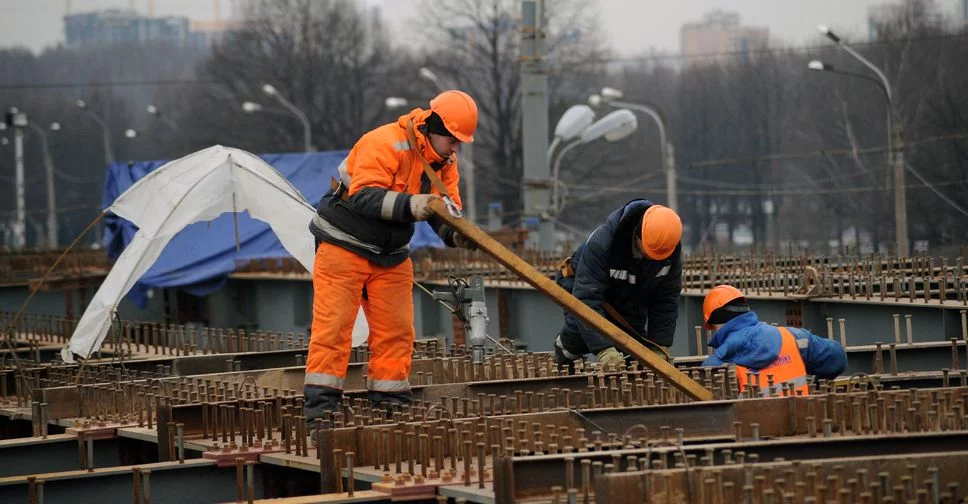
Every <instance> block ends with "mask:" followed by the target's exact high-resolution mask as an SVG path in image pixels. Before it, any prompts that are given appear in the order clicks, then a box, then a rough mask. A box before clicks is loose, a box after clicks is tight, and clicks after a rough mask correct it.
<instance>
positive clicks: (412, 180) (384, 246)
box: [310, 109, 462, 266]
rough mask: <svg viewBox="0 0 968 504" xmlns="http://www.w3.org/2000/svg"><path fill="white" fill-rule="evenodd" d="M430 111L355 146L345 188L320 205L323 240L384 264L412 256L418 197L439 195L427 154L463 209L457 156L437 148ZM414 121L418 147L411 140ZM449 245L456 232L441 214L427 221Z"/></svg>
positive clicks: (318, 227) (315, 226)
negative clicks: (447, 156) (426, 168)
mask: <svg viewBox="0 0 968 504" xmlns="http://www.w3.org/2000/svg"><path fill="white" fill-rule="evenodd" d="M430 114H431V112H430V111H429V110H422V109H414V110H412V111H411V112H410V113H408V114H406V115H403V116H401V117H400V118H399V119H398V120H397V121H396V122H394V123H390V124H386V125H383V126H380V127H379V128H376V129H374V130H372V131H370V132H368V133H366V134H365V135H363V137H362V138H360V140H359V141H358V142H357V143H356V145H354V146H353V149H352V150H351V151H350V153H349V155H348V156H347V157H346V159H344V160H343V162H342V163H340V166H339V175H340V183H341V185H340V189H339V190H338V191H330V192H329V193H327V194H326V196H324V197H323V199H322V201H320V204H319V205H318V207H317V209H316V210H317V215H316V216H315V217H314V219H313V222H312V223H311V225H310V230H311V231H312V232H313V234H314V235H315V236H316V238H317V239H319V240H320V241H326V242H330V243H334V244H336V245H339V246H341V247H344V248H346V249H348V250H351V251H353V252H356V253H357V254H360V255H361V256H363V257H365V258H367V259H369V260H371V261H374V262H376V263H378V264H380V265H382V266H393V265H396V264H400V263H401V262H403V261H404V260H406V258H407V257H408V255H409V247H408V243H409V242H410V239H411V237H412V236H413V232H414V218H413V214H412V213H411V212H410V196H411V195H413V194H420V193H430V194H438V195H439V193H438V191H437V190H436V189H434V188H433V187H432V185H431V184H430V181H429V180H428V179H427V177H426V176H425V175H424V172H423V167H422V165H421V163H420V157H421V156H422V157H423V158H424V159H425V160H427V162H428V163H429V164H430V166H431V167H432V168H433V169H434V170H435V171H436V172H437V175H438V176H439V177H440V178H441V180H442V181H443V183H444V185H445V186H446V187H447V191H448V192H449V193H450V197H451V198H452V199H453V200H454V202H455V203H457V205H458V206H462V205H461V200H460V193H459V191H458V188H457V184H458V181H459V179H460V177H459V176H458V172H457V160H456V158H454V159H451V160H448V161H445V160H444V159H443V158H441V157H440V156H439V155H438V154H437V153H436V152H435V151H434V150H433V148H432V147H431V145H430V141H429V139H428V138H427V136H426V134H425V132H424V131H423V130H424V127H425V126H424V123H425V122H426V120H427V118H428V117H429V116H430ZM410 121H413V125H414V133H415V137H416V141H417V145H416V146H411V145H410V142H409V141H408V140H407V124H408V123H409V122H410ZM427 222H428V223H429V224H430V225H431V227H433V228H434V230H435V231H436V232H437V234H438V235H439V236H440V237H441V239H443V240H444V243H446V244H447V245H448V246H454V243H453V230H452V229H451V228H450V227H449V226H446V225H445V224H443V222H442V221H440V220H439V219H438V218H437V217H436V216H434V217H431V218H430V219H428V221H427Z"/></svg>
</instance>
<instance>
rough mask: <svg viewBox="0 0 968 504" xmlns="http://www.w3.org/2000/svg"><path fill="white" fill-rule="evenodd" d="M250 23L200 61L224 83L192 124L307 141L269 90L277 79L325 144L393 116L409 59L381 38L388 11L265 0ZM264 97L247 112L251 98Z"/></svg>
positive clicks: (202, 99) (269, 140) (251, 12)
mask: <svg viewBox="0 0 968 504" xmlns="http://www.w3.org/2000/svg"><path fill="white" fill-rule="evenodd" d="M244 12H245V21H244V23H243V26H244V28H243V29H240V30H239V31H237V32H235V33H233V34H232V36H231V37H229V38H228V39H227V40H226V41H225V43H223V44H220V45H218V46H217V47H216V48H215V50H214V52H213V55H212V58H211V59H210V60H209V61H208V62H207V63H206V64H205V65H204V67H203V68H202V69H201V71H200V74H201V77H202V78H204V79H211V80H213V81H215V82H216V83H217V84H216V85H214V86H210V87H208V88H205V89H203V90H202V92H200V93H199V94H197V95H196V96H195V97H194V98H195V99H194V105H195V106H194V108H195V113H194V114H193V117H192V126H193V133H194V134H195V135H197V136H200V137H206V136H207V137H208V138H210V139H211V142H213V143H214V142H216V141H219V142H226V141H227V140H228V141H231V142H232V143H233V144H235V145H243V146H246V147H248V148H250V149H254V150H259V151H267V150H292V149H298V148H301V146H302V143H301V139H302V126H301V125H300V123H299V121H298V120H297V119H296V118H295V117H293V116H292V115H290V114H289V113H288V112H285V111H284V109H282V108H281V107H280V106H279V104H278V103H276V102H275V100H274V99H272V98H271V97H269V96H266V95H265V94H264V93H263V92H262V87H263V86H264V85H265V84H270V85H272V86H273V87H275V88H276V89H277V90H278V91H279V93H280V94H282V95H283V96H285V97H286V98H287V99H288V100H289V101H291V102H292V103H293V104H294V105H295V106H296V107H297V108H298V109H300V110H301V111H302V112H303V113H305V114H306V116H307V117H308V120H309V123H310V125H311V130H312V135H313V143H314V144H315V146H316V147H317V148H319V149H348V148H350V147H351V146H352V145H353V143H354V142H355V141H356V140H357V139H358V138H359V136H360V135H361V134H362V133H363V132H365V131H366V130H367V129H369V128H371V127H373V126H375V125H376V124H377V122H379V121H381V120H384V119H386V117H387V114H386V113H385V110H384V108H383V98H385V97H386V96H388V95H389V94H390V93H391V90H393V89H394V87H395V86H396V85H397V84H398V83H399V82H400V81H401V80H402V77H400V72H399V71H398V70H397V69H398V68H399V67H400V66H401V65H404V64H407V63H408V62H409V59H408V58H407V57H406V55H405V54H404V53H403V52H402V51H399V50H396V49H394V48H393V47H391V46H390V45H389V44H388V43H387V41H386V40H385V39H384V38H383V30H382V25H381V20H380V19H379V18H378V17H376V16H375V15H373V13H368V12H365V11H364V10H362V9H361V8H360V6H359V4H358V3H356V2H352V1H350V0H293V1H288V0H258V1H252V2H249V3H247V4H246V9H245V11H244ZM249 100H251V101H254V102H258V103H260V104H262V105H263V106H264V112H263V113H262V114H256V115H253V116H249V117H245V118H242V117H241V115H242V111H241V109H240V106H241V104H242V102H244V101H249Z"/></svg>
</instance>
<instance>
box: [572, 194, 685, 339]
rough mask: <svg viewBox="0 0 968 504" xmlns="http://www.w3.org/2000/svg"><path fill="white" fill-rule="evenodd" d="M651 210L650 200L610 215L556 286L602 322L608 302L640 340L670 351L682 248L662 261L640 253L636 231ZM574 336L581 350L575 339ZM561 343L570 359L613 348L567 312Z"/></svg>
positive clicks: (596, 332) (676, 305) (633, 201)
mask: <svg viewBox="0 0 968 504" xmlns="http://www.w3.org/2000/svg"><path fill="white" fill-rule="evenodd" d="M652 205H653V203H652V202H651V201H648V200H644V199H636V200H632V201H630V202H628V203H627V204H625V205H624V206H622V207H621V208H619V209H617V210H615V211H614V212H612V213H611V214H610V215H609V216H608V219H606V221H605V223H604V224H602V225H601V226H599V227H598V229H596V230H595V231H593V232H592V234H591V235H589V236H588V239H587V240H585V243H584V244H582V245H580V246H579V247H578V248H577V249H576V250H575V252H574V253H573V254H572V256H571V264H572V267H573V268H574V269H575V276H574V277H567V278H562V277H561V275H560V273H559V275H558V278H557V281H558V284H559V285H560V286H561V287H562V288H564V289H565V290H567V291H569V292H571V293H572V295H574V296H575V297H576V298H578V299H580V300H581V301H582V302H583V303H585V304H586V305H588V306H589V307H590V308H592V309H593V310H595V311H597V312H598V313H600V314H602V316H604V317H605V318H608V319H609V320H611V317H609V316H608V314H607V313H606V312H605V308H604V307H603V306H602V305H603V304H604V303H605V302H606V301H607V302H608V303H609V304H611V305H612V307H614V308H615V310H616V311H617V312H618V313H619V314H620V315H622V317H623V318H624V319H625V320H626V321H627V322H628V323H629V324H630V325H631V326H632V327H633V328H635V329H636V330H637V331H639V332H640V333H641V334H642V335H643V336H645V337H646V338H648V339H650V340H652V341H654V342H656V343H657V344H659V345H662V346H671V345H672V340H673V337H674V336H675V330H676V318H677V317H678V314H679V291H681V290H682V245H681V244H679V245H677V246H676V250H675V251H674V252H673V253H672V255H671V256H669V257H668V258H666V259H663V260H661V261H656V260H652V259H649V258H648V257H646V256H644V255H643V254H642V253H641V251H640V249H639V246H638V244H637V243H635V232H636V230H637V229H639V228H640V226H641V225H642V216H643V215H644V214H645V211H646V210H648V209H649V207H651V206H652ZM612 322H613V323H614V322H616V321H614V320H613V321H612ZM576 334H577V335H579V336H580V337H581V342H583V343H584V346H585V348H581V346H582V345H581V344H580V342H578V341H576V340H575V335H576ZM561 342H562V344H563V345H564V347H565V348H564V349H565V350H567V351H568V352H569V353H572V354H582V353H585V351H587V352H590V353H598V352H600V351H602V350H605V349H606V348H608V347H612V346H615V344H614V343H613V342H612V341H611V340H610V339H608V338H607V337H605V336H602V335H601V334H599V333H598V331H596V330H594V329H592V328H590V327H586V326H585V325H584V324H583V323H581V322H580V321H579V320H578V319H577V318H575V316H574V315H572V314H571V313H570V312H567V311H566V312H565V327H564V328H563V329H562V332H561Z"/></svg>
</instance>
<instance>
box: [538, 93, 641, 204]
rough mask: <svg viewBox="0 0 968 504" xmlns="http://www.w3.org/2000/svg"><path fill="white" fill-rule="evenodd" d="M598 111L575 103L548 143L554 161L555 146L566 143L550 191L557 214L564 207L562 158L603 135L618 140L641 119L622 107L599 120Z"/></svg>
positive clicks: (554, 164) (555, 167) (635, 126)
mask: <svg viewBox="0 0 968 504" xmlns="http://www.w3.org/2000/svg"><path fill="white" fill-rule="evenodd" d="M594 119H595V112H594V111H593V110H592V109H591V108H590V107H588V106H587V105H573V106H572V107H570V108H569V109H568V110H566V111H565V113H564V114H562V116H561V119H559V120H558V124H557V125H556V126H555V138H554V140H552V142H551V145H550V146H548V160H549V162H550V161H551V158H552V154H553V152H554V150H555V148H556V147H558V146H559V145H562V144H563V145H564V147H562V148H561V151H560V152H559V153H558V157H556V158H555V160H554V163H553V164H552V169H551V178H552V181H553V182H554V186H553V187H552V191H551V207H552V209H553V211H554V214H555V215H556V216H557V215H558V214H560V213H561V211H562V210H563V209H564V203H563V201H562V198H561V196H560V187H561V181H560V179H559V173H560V166H561V160H562V159H563V158H564V157H565V154H567V153H568V152H569V151H570V150H572V149H574V148H575V147H578V146H579V145H584V144H588V143H591V142H593V141H595V140H598V139H599V138H602V137H604V138H605V139H606V140H608V141H609V142H617V141H619V140H622V139H623V138H625V137H627V136H629V135H631V134H632V132H633V131H635V129H636V128H637V127H638V120H637V119H636V117H635V114H633V113H632V112H631V111H629V110H625V109H620V110H615V111H613V112H610V113H609V114H607V115H606V116H605V117H602V118H601V119H599V120H598V121H595V122H592V121H593V120H594Z"/></svg>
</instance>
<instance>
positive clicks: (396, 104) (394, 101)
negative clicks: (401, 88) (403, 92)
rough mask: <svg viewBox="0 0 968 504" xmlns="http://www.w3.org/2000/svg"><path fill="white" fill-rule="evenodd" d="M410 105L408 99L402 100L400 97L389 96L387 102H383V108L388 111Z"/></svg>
mask: <svg viewBox="0 0 968 504" xmlns="http://www.w3.org/2000/svg"><path fill="white" fill-rule="evenodd" d="M408 103H410V102H409V101H407V99H406V98H400V97H399V96H388V97H387V98H386V100H383V106H384V107H386V108H388V109H395V108H400V107H406V106H407V104H408Z"/></svg>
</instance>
